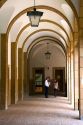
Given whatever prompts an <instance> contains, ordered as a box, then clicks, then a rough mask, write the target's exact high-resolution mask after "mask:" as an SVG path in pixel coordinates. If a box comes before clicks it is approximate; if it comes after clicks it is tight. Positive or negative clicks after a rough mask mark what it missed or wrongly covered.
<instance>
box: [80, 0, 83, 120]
mask: <svg viewBox="0 0 83 125" xmlns="http://www.w3.org/2000/svg"><path fill="white" fill-rule="evenodd" d="M79 29H80V30H79V59H80V65H79V69H80V78H79V79H80V80H79V81H80V85H79V112H80V119H82V120H83V0H80V17H79Z"/></svg>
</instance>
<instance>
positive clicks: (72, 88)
mask: <svg viewBox="0 0 83 125" xmlns="http://www.w3.org/2000/svg"><path fill="white" fill-rule="evenodd" d="M73 57H74V56H73V52H72V53H71V104H72V106H73V107H74V63H73V62H74V58H73Z"/></svg>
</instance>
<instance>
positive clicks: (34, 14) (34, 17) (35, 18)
mask: <svg viewBox="0 0 83 125" xmlns="http://www.w3.org/2000/svg"><path fill="white" fill-rule="evenodd" d="M42 15H43V12H41V11H36V8H35V0H34V8H33V11H29V12H27V16H29V20H30V23H31V26H32V27H38V25H39V21H40V18H41V16H42Z"/></svg>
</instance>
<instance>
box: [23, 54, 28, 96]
mask: <svg viewBox="0 0 83 125" xmlns="http://www.w3.org/2000/svg"><path fill="white" fill-rule="evenodd" d="M27 77H28V76H27V52H24V84H23V86H24V87H23V88H24V97H27V93H28V89H27V88H28V82H27Z"/></svg>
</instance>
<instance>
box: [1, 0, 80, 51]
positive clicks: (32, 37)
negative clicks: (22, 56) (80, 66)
mask: <svg viewBox="0 0 83 125" xmlns="http://www.w3.org/2000/svg"><path fill="white" fill-rule="evenodd" d="M33 4H34V0H7V1H6V0H0V7H1V8H0V33H7V34H8V42H10V43H11V42H16V43H17V47H18V48H23V51H27V48H28V47H30V45H31V44H32V43H33V42H34V41H36V40H38V38H39V37H41V38H43V40H44V38H47V39H49V38H52V39H56V41H58V42H59V43H60V44H61V46H64V48H65V50H66V49H67V47H68V46H69V45H70V43H71V42H72V41H73V33H74V32H77V31H78V15H79V0H35V4H36V8H37V10H40V11H42V12H43V13H44V14H43V16H42V18H41V21H40V24H39V26H38V27H35V28H34V27H31V25H30V22H29V18H28V16H27V14H26V13H27V12H28V11H30V10H32V9H33ZM37 44H38V43H37Z"/></svg>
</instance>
